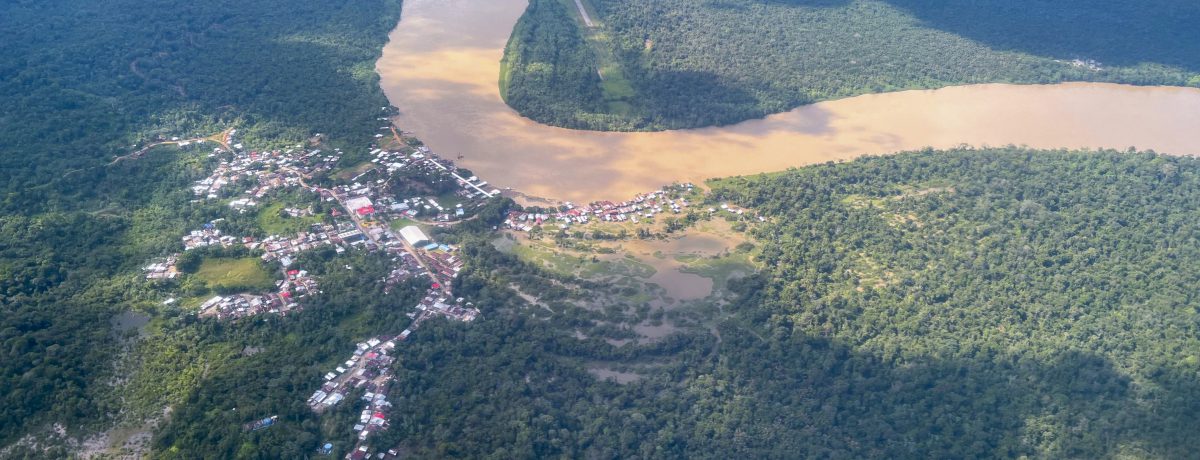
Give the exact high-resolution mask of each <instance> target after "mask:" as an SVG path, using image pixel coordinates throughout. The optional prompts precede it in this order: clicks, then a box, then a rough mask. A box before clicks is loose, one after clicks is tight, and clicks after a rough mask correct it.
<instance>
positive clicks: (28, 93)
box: [0, 0, 400, 446]
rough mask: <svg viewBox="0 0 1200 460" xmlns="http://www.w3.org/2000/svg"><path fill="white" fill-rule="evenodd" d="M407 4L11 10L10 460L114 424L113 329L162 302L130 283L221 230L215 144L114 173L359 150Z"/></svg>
mask: <svg viewBox="0 0 1200 460" xmlns="http://www.w3.org/2000/svg"><path fill="white" fill-rule="evenodd" d="M399 3H400V2H399V1H397V0H348V1H341V0H338V1H289V0H277V1H260V2H234V1H206V2H186V1H155V2H144V1H130V0H102V1H77V0H51V1H25V0H15V1H8V2H3V3H2V4H0V43H4V53H5V57H4V59H3V60H0V103H2V104H3V106H4V107H5V109H4V110H3V111H2V112H0V133H2V135H0V171H3V173H0V195H3V198H2V199H0V215H2V216H3V217H0V386H3V387H4V388H5V391H4V392H3V394H2V395H0V446H3V445H8V444H9V443H10V442H11V441H13V440H15V439H16V438H17V437H18V436H20V435H22V434H23V433H25V432H26V431H27V430H28V429H29V428H30V427H37V426H44V425H43V424H47V423H50V422H58V423H61V424H62V425H64V426H66V427H68V428H69V429H72V430H74V429H75V428H78V427H80V426H89V427H96V426H103V425H105V424H106V423H107V422H108V421H109V418H110V417H113V416H115V415H116V414H118V413H119V412H120V410H121V403H120V399H121V397H120V395H114V394H112V389H111V387H110V386H109V384H110V383H112V382H119V381H122V380H123V379H124V377H126V376H125V375H121V374H119V373H117V370H116V366H115V364H116V363H115V362H114V360H115V357H116V355H117V352H118V350H119V349H120V347H121V344H122V337H120V336H119V334H114V333H113V331H112V327H111V326H110V323H109V318H111V317H113V315H114V314H116V313H117V312H119V311H123V310H126V309H129V308H137V307H144V306H146V305H153V304H156V303H157V302H161V299H158V300H157V301H156V300H154V299H155V297H156V295H155V294H154V293H153V288H152V286H150V285H149V284H148V283H146V282H145V279H144V278H142V277H139V276H138V275H136V274H134V273H136V272H138V267H139V266H140V264H143V263H145V262H146V261H147V260H149V259H150V258H151V257H155V256H160V255H163V254H164V252H165V251H168V250H171V249H174V248H176V247H177V246H178V245H179V239H178V238H179V235H181V234H183V233H185V228H186V225H189V224H188V223H189V222H195V221H197V220H198V219H200V218H202V217H201V216H204V215H206V214H211V213H212V212H213V209H209V208H211V207H207V208H206V207H204V206H202V205H197V204H193V203H190V202H189V201H190V200H191V199H192V198H193V197H192V196H191V194H190V193H189V191H188V189H187V187H188V184H190V183H191V182H192V181H194V180H197V179H198V178H199V177H198V176H200V175H201V174H205V171H206V169H207V168H209V167H211V165H208V164H206V163H205V161H204V160H203V155H202V153H204V151H205V150H209V149H211V148H213V147H216V144H212V143H209V144H200V145H199V146H194V147H190V148H189V149H187V150H185V151H181V150H180V149H177V148H173V147H163V148H159V149H156V150H154V151H152V152H151V153H150V154H148V155H146V157H145V158H142V159H139V160H137V161H123V162H119V163H116V164H110V162H112V160H113V158H115V157H117V156H119V155H125V154H128V153H130V152H133V151H135V150H137V148H135V147H134V145H144V144H147V143H149V142H151V141H153V140H156V139H169V138H171V137H180V138H191V137H195V136H208V135H211V134H214V133H218V132H221V131H223V130H225V129H227V128H238V129H239V138H240V139H244V140H246V141H247V142H250V143H253V144H254V145H255V146H259V147H268V146H278V145H290V144H295V143H297V142H299V141H302V140H304V139H307V138H308V137H310V136H312V135H313V133H317V132H321V133H327V134H329V135H330V136H331V137H332V138H334V139H336V142H344V143H346V145H355V146H361V145H366V144H367V143H368V142H369V140H370V136H371V135H372V134H374V132H375V131H374V129H376V128H377V126H375V125H376V124H377V123H378V122H376V121H374V118H375V117H378V116H381V114H382V113H383V112H381V110H380V109H381V107H384V106H386V105H388V104H387V99H386V98H385V97H384V96H383V94H382V92H381V91H380V89H379V87H378V81H377V80H378V77H377V75H376V74H375V73H374V61H375V60H376V58H377V57H378V55H379V49H380V47H381V46H382V44H383V43H384V42H385V41H386V40H387V33H388V31H390V30H391V28H392V27H394V26H395V24H396V20H397V19H398V17H399V13H400V4H399Z"/></svg>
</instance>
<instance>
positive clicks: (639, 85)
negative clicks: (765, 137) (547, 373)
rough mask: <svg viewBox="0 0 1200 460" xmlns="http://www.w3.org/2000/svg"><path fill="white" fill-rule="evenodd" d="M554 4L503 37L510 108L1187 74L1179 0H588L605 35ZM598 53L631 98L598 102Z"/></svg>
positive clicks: (595, 119)
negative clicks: (616, 68) (615, 64)
mask: <svg viewBox="0 0 1200 460" xmlns="http://www.w3.org/2000/svg"><path fill="white" fill-rule="evenodd" d="M569 3H570V2H561V1H559V0H534V1H532V2H531V4H530V7H529V9H528V10H527V12H526V15H525V16H524V17H523V18H522V20H521V21H520V23H519V24H518V25H517V28H516V31H515V33H514V36H513V40H512V42H511V43H509V47H508V50H507V59H508V60H509V62H510V65H508V66H507V67H506V73H507V76H506V79H507V80H508V81H509V82H510V83H509V84H508V85H507V88H506V90H505V93H506V100H507V101H508V103H509V104H510V105H511V106H513V107H514V108H515V109H517V111H518V112H520V113H521V114H522V115H525V116H527V117H530V118H532V119H534V120H537V121H539V122H543V123H548V124H553V125H557V126H564V127H570V128H581V129H594V130H619V131H627V130H637V131H642V130H649V131H654V130H664V129H679V128H694V127H700V126H709V125H723V124H730V123H735V122H738V121H743V120H747V119H752V118H759V117H762V116H765V115H768V114H771V113H777V112H782V111H786V110H789V109H792V108H794V107H796V106H799V105H803V104H809V103H813V102H817V101H821V100H828V99H837V98H844V97H849V96H855V95H860V94H868V93H879V92H888V91H899V90H906V89H928V88H938V87H944V86H949V85H958V84H972V83H1056V82H1064V81H1098V82H1117V83H1130V84H1137V85H1176V86H1200V58H1197V56H1200V32H1197V31H1196V30H1195V28H1194V27H1192V24H1195V23H1196V22H1198V21H1200V6H1197V4H1195V3H1194V2H1185V1H1178V0H1155V1H1153V2H1149V3H1145V2H1142V3H1128V2H1118V1H1100V2H1093V1H1085V0H1077V1H1076V0H1071V1H1044V0H1022V1H1015V2H1013V1H1000V0H996V1H991V0H987V1H981V2H955V1H943V0H858V1H843V0H812V1H805V0H794V1H792V0H707V1H703V2H692V1H684V0H667V1H661V2H638V1H627V0H588V1H587V2H585V3H587V4H588V5H591V7H592V8H593V9H594V10H595V11H596V12H597V14H598V16H599V21H600V22H602V25H601V26H600V30H602V32H603V33H604V34H606V35H607V36H608V40H605V41H590V42H589V41H587V40H584V39H583V33H582V32H580V30H582V28H583V26H582V25H581V22H580V21H579V19H578V13H577V12H576V11H575V10H574V9H573V8H571V7H569V6H566V5H564V4H569ZM548 23H553V24H557V25H556V26H555V27H544V26H542V24H548ZM571 25H574V27H569V26H571ZM550 44H554V47H551V46H549V45H550ZM597 46H605V47H611V48H612V49H611V50H608V49H604V50H597V48H596V47H597ZM556 49H562V50H569V51H570V52H562V53H560V52H556V51H554V50H556ZM604 53H607V54H613V55H615V56H617V59H618V61H619V65H620V67H621V70H622V73H623V76H624V78H625V79H627V80H628V81H629V83H630V86H632V88H633V89H634V91H635V93H636V94H635V95H634V96H632V97H625V98H624V99H623V100H625V101H628V102H630V103H631V104H632V107H625V106H621V107H620V110H616V109H615V108H614V107H613V106H612V105H611V104H605V100H606V98H608V97H607V96H606V95H604V94H603V93H602V92H600V91H599V90H600V89H601V88H602V87H603V86H602V85H601V78H602V77H601V76H599V75H597V72H596V69H597V66H598V64H597V56H599V55H601V54H604ZM607 54H605V55H607Z"/></svg>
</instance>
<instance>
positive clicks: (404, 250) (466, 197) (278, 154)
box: [144, 127, 745, 460]
mask: <svg viewBox="0 0 1200 460" xmlns="http://www.w3.org/2000/svg"><path fill="white" fill-rule="evenodd" d="M385 128H390V127H385ZM390 129H392V132H393V135H394V137H395V140H396V141H397V142H396V143H395V145H404V144H403V143H402V142H400V141H401V139H400V136H399V134H398V133H397V132H396V131H395V130H394V128H390ZM235 134H236V131H230V133H229V135H228V140H229V142H231V143H232V142H234V141H233V136H234V135H235ZM380 137H382V135H380V136H377V138H380ZM209 156H210V157H211V158H214V159H217V166H216V167H215V169H214V170H213V172H212V174H210V175H209V176H207V177H205V178H204V179H201V180H199V181H197V182H196V184H195V185H194V186H193V187H192V192H193V193H194V194H195V196H196V201H198V202H204V201H211V200H221V201H222V202H224V203H227V205H228V208H229V209H230V210H231V211H233V212H235V213H239V214H246V213H250V212H254V211H255V209H257V208H260V207H263V206H269V205H270V203H271V199H272V196H273V195H272V194H273V193H274V192H276V191H282V190H285V189H295V190H298V191H301V192H304V191H307V192H308V193H311V194H312V196H313V199H314V200H315V201H317V202H319V203H328V204H329V206H322V208H324V209H328V210H327V211H323V212H321V213H320V214H318V212H316V211H315V207H314V206H312V205H309V206H304V205H289V206H286V207H282V208H281V212H282V213H283V214H286V216H288V217H290V218H296V219H305V218H308V219H314V221H313V223H312V224H311V225H309V226H308V227H307V228H306V229H304V230H301V231H298V232H295V233H291V234H269V235H267V236H265V237H261V238H256V237H253V236H241V235H232V234H228V233H226V232H225V231H224V230H222V228H223V227H224V225H225V224H226V222H225V219H223V218H222V219H215V220H213V221H211V222H207V223H205V224H203V225H202V226H201V227H200V228H198V229H196V230H193V231H191V232H189V233H188V234H186V235H184V236H183V237H181V245H182V247H183V249H182V253H186V252H188V251H196V250H202V249H205V248H239V249H244V250H246V251H251V253H253V254H258V257H259V258H260V259H261V261H262V262H263V263H267V264H272V265H273V266H277V267H278V270H279V272H280V275H279V277H280V278H281V279H278V280H277V281H275V288H274V289H273V290H272V292H257V293H255V292H243V293H234V294H221V295H214V296H212V297H210V298H208V299H207V300H205V301H203V303H201V304H200V305H199V307H198V308H197V314H198V315H199V316H201V317H211V318H215V319H217V320H237V319H240V318H247V317H253V316H259V315H264V314H272V315H279V316H286V315H288V314H292V313H295V312H297V311H300V310H301V309H302V308H303V306H304V300H305V299H306V298H307V297H309V296H311V295H314V294H318V293H320V292H321V291H320V288H319V281H318V280H317V279H315V277H313V276H311V275H310V274H309V272H308V271H307V270H304V269H302V268H300V267H298V266H296V265H297V263H296V261H297V259H298V256H299V255H300V254H301V253H303V252H306V251H311V250H314V249H318V248H322V247H332V248H333V249H334V250H335V251H336V253H339V254H340V253H343V252H345V251H349V250H364V251H383V252H384V253H386V254H388V255H390V256H391V258H390V260H391V262H392V267H391V271H390V273H389V275H388V276H387V277H386V278H385V279H383V280H382V282H383V283H385V288H384V289H385V292H386V290H389V289H391V288H392V287H393V286H396V285H398V284H399V283H401V282H403V281H405V280H409V279H412V278H414V277H424V278H427V279H428V282H429V287H428V289H427V291H426V292H425V295H424V296H423V297H422V299H421V300H420V301H419V302H418V303H417V304H416V305H414V306H413V308H412V311H411V312H409V313H407V315H408V316H409V317H410V318H412V322H411V323H410V325H409V326H408V328H407V329H405V330H404V331H401V332H400V333H399V334H398V335H395V336H380V337H375V338H372V339H370V340H367V341H366V342H363V343H359V344H357V346H356V349H355V351H354V353H353V355H352V356H351V357H350V358H349V359H348V360H346V361H345V362H344V363H342V364H341V365H339V366H337V367H336V368H335V369H333V370H332V371H330V372H328V373H327V374H325V376H324V380H325V381H324V382H323V383H321V384H320V387H319V389H317V390H316V391H314V392H313V393H312V395H311V396H310V397H309V398H308V401H307V404H308V405H309V407H310V408H311V409H312V410H313V411H314V412H316V413H318V414H320V413H323V412H325V411H326V410H328V409H329V408H331V407H334V406H337V405H339V404H342V403H343V402H344V401H346V400H347V399H361V400H362V401H363V409H362V413H361V417H360V418H359V419H358V423H356V424H355V425H354V426H353V427H352V428H353V430H354V432H355V433H357V439H356V441H355V444H354V445H353V447H352V448H351V449H350V450H349V451H348V452H349V453H348V454H347V455H346V458H348V459H354V460H360V459H365V458H372V457H373V458H388V457H394V456H395V454H396V451H395V450H391V451H387V452H374V453H372V452H371V450H370V447H368V444H367V440H368V439H370V438H371V436H372V434H373V433H375V432H378V431H381V430H386V429H388V426H389V414H391V413H392V412H393V409H394V408H393V407H392V403H391V402H390V401H388V399H387V394H388V389H389V386H390V383H391V382H392V380H393V377H394V375H393V367H394V364H395V362H396V359H397V356H396V354H395V353H396V347H397V345H398V344H399V343H401V342H403V341H404V340H405V339H407V338H408V337H409V336H410V335H411V334H412V333H413V332H414V331H415V330H417V329H418V328H419V327H420V326H421V324H422V323H424V322H425V321H428V320H430V319H433V318H438V317H444V318H447V319H450V320H455V321H463V322H470V321H473V320H475V319H476V318H478V317H479V315H480V309H479V308H478V307H477V306H475V305H473V304H472V303H470V302H466V301H465V299H463V298H461V297H456V296H455V295H454V294H453V283H454V280H455V278H456V277H457V275H458V273H459V272H460V271H461V270H462V268H463V266H464V263H465V262H464V260H463V258H462V257H461V255H460V254H459V251H458V248H456V247H455V246H453V245H449V244H444V243H439V242H437V241H435V240H434V239H433V238H432V237H430V236H429V235H428V234H426V230H425V229H423V227H424V228H431V227H444V226H448V225H453V224H454V223H455V222H458V221H462V220H467V219H471V218H472V216H471V214H472V210H473V209H474V208H475V207H477V206H479V205H480V204H482V203H483V202H484V201H485V200H487V199H489V198H492V197H495V196H498V195H500V194H501V193H502V192H501V191H500V190H498V189H489V184H488V182H487V181H484V180H482V179H480V178H478V177H476V176H474V175H471V174H465V173H464V174H460V171H459V169H458V168H457V167H456V166H455V165H454V164H453V162H450V161H447V160H444V159H442V158H440V157H438V156H437V155H436V154H435V153H433V152H432V151H431V150H430V149H429V148H427V147H425V146H417V147H411V146H410V147H407V148H373V149H372V150H371V151H370V156H371V159H370V160H369V161H370V163H371V164H370V165H369V166H368V167H366V168H361V167H360V168H355V169H354V172H355V173H356V174H355V175H354V176H353V177H349V178H343V180H344V183H341V184H338V185H332V186H328V187H322V186H317V185H314V184H313V183H312V182H316V180H315V179H314V178H315V177H316V176H317V175H319V174H328V173H331V172H334V171H336V170H337V169H336V168H337V164H338V161H339V160H340V159H341V158H342V157H343V156H344V153H343V152H342V151H341V150H338V149H334V150H333V151H332V152H324V151H322V150H320V149H316V148H312V149H306V148H303V147H302V146H296V147H295V148H292V149H287V150H283V151H270V152H257V151H247V150H245V149H244V148H243V146H242V144H240V143H234V144H233V145H232V146H231V148H230V150H229V151H226V150H222V149H219V148H218V149H214V150H213V152H212V153H211V154H210V155H209ZM396 180H417V181H421V182H423V183H427V184H431V187H433V186H444V185H447V184H446V183H449V184H452V185H453V189H454V191H453V193H452V194H447V195H439V196H432V194H429V193H423V194H421V193H418V194H414V195H410V196H396V194H394V193H393V192H392V190H393V188H392V185H393V182H394V181H396ZM695 201H699V198H698V194H697V192H696V190H695V186H694V185H693V184H690V183H685V184H674V185H671V186H667V187H663V188H661V189H659V190H656V191H653V192H649V193H645V194H638V195H636V196H634V197H633V198H632V199H630V200H627V201H622V202H611V201H599V202H593V203H589V204H587V205H583V206H576V205H574V204H572V203H564V204H563V205H561V206H556V207H554V208H550V209H538V208H530V209H528V210H524V211H511V212H509V214H508V215H507V216H506V218H505V220H504V223H503V225H504V227H505V228H507V229H510V230H513V231H522V232H529V231H533V230H534V229H537V228H541V227H543V226H546V225H550V224H557V226H558V228H560V229H561V230H562V231H563V232H565V231H566V230H567V229H568V228H572V227H578V226H584V225H587V224H590V223H625V222H629V223H633V224H637V223H639V222H642V221H646V222H648V223H649V222H653V219H654V218H655V217H656V216H659V215H666V214H667V213H670V214H681V213H686V212H689V211H690V209H689V208H691V207H693V206H695V204H694V202H695ZM721 208H722V209H721V211H725V212H729V213H732V214H736V215H742V214H743V213H744V212H745V210H742V209H737V208H735V207H730V206H728V205H722V206H721ZM707 211H708V213H709V214H712V213H715V212H717V211H718V210H717V209H715V208H708V209H707ZM182 253H177V254H171V255H169V256H167V257H165V258H162V259H158V260H156V261H154V262H153V263H151V264H149V265H147V266H146V267H145V269H144V270H145V273H146V275H145V276H146V278H147V279H151V280H159V281H166V280H173V279H177V278H179V277H181V276H183V274H182V272H181V270H180V269H179V268H178V267H177V265H178V263H179V260H180V258H181V254H182ZM175 300H176V299H175V298H174V297H172V298H171V299H168V301H167V302H164V303H170V302H175ZM360 394H361V396H358V395H360ZM275 423H277V420H276V419H275V418H273V417H271V418H264V419H260V420H258V421H256V422H252V423H251V424H248V425H247V426H248V427H252V428H251V429H252V430H259V429H266V428H269V427H270V426H272V425H273V424H275ZM333 445H334V444H333V443H326V444H324V448H323V449H321V452H322V453H324V454H329V453H331V452H332V447H333Z"/></svg>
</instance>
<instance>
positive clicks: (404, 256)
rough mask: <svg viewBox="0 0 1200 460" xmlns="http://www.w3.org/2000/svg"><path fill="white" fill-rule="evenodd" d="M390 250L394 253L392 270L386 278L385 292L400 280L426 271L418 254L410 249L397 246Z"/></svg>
mask: <svg viewBox="0 0 1200 460" xmlns="http://www.w3.org/2000/svg"><path fill="white" fill-rule="evenodd" d="M389 251H390V252H392V253H393V257H392V271H391V272H389V273H388V276H387V278H386V279H384V288H383V292H384V293H387V292H389V291H391V289H392V287H393V286H395V285H397V284H399V283H400V282H402V281H404V280H407V279H409V278H412V277H414V276H417V275H419V274H421V273H424V272H425V270H424V269H423V268H422V267H421V263H420V262H418V261H417V258H416V256H414V255H412V254H411V253H409V252H408V251H404V250H400V249H396V248H389Z"/></svg>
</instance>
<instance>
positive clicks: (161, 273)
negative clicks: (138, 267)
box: [142, 254, 179, 280]
mask: <svg viewBox="0 0 1200 460" xmlns="http://www.w3.org/2000/svg"><path fill="white" fill-rule="evenodd" d="M177 259H179V254H171V255H169V256H167V257H165V258H163V259H160V260H157V261H154V262H151V263H150V265H147V266H145V267H142V270H143V271H145V272H146V279H151V280H169V279H175V278H176V277H178V276H179V269H178V268H176V267H175V264H176V261H177Z"/></svg>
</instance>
